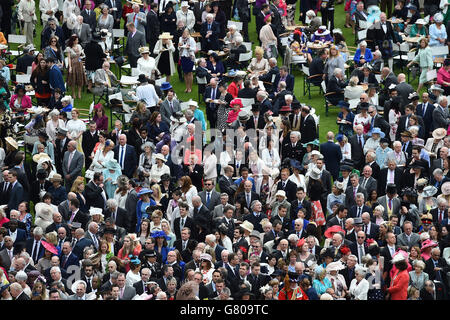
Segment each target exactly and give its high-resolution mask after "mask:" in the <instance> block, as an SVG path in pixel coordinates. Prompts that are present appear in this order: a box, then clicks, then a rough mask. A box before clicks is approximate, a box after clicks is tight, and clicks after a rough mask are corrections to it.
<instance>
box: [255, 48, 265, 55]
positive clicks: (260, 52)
mask: <svg viewBox="0 0 450 320" xmlns="http://www.w3.org/2000/svg"><path fill="white" fill-rule="evenodd" d="M256 55H261V56H263V55H264V49H263V48H261V47H256V48H255V56H256Z"/></svg>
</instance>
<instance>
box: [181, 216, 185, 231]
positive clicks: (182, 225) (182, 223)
mask: <svg viewBox="0 0 450 320" xmlns="http://www.w3.org/2000/svg"><path fill="white" fill-rule="evenodd" d="M183 228H184V218H181V229H183Z"/></svg>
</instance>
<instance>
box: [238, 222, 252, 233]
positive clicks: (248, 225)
mask: <svg viewBox="0 0 450 320" xmlns="http://www.w3.org/2000/svg"><path fill="white" fill-rule="evenodd" d="M240 227H241V228H242V229H244V230H247V231H248V232H250V233H252V232H253V223H251V222H249V221H247V220H245V221H244V222H242V223H241V225H240Z"/></svg>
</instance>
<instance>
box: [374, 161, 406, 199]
mask: <svg viewBox="0 0 450 320" xmlns="http://www.w3.org/2000/svg"><path fill="white" fill-rule="evenodd" d="M387 163H388V167H387V168H384V169H381V170H380V177H379V178H378V192H377V193H378V196H383V195H385V194H386V186H387V184H389V183H392V181H391V180H393V183H394V184H395V185H396V186H399V188H400V186H401V181H402V174H403V170H402V169H400V168H397V164H396V162H395V159H388V160H387ZM388 178H389V179H391V180H389V181H388Z"/></svg>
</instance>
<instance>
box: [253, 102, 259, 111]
mask: <svg viewBox="0 0 450 320" xmlns="http://www.w3.org/2000/svg"><path fill="white" fill-rule="evenodd" d="M259 106H260V104H259V103H253V104H252V111H259Z"/></svg>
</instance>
